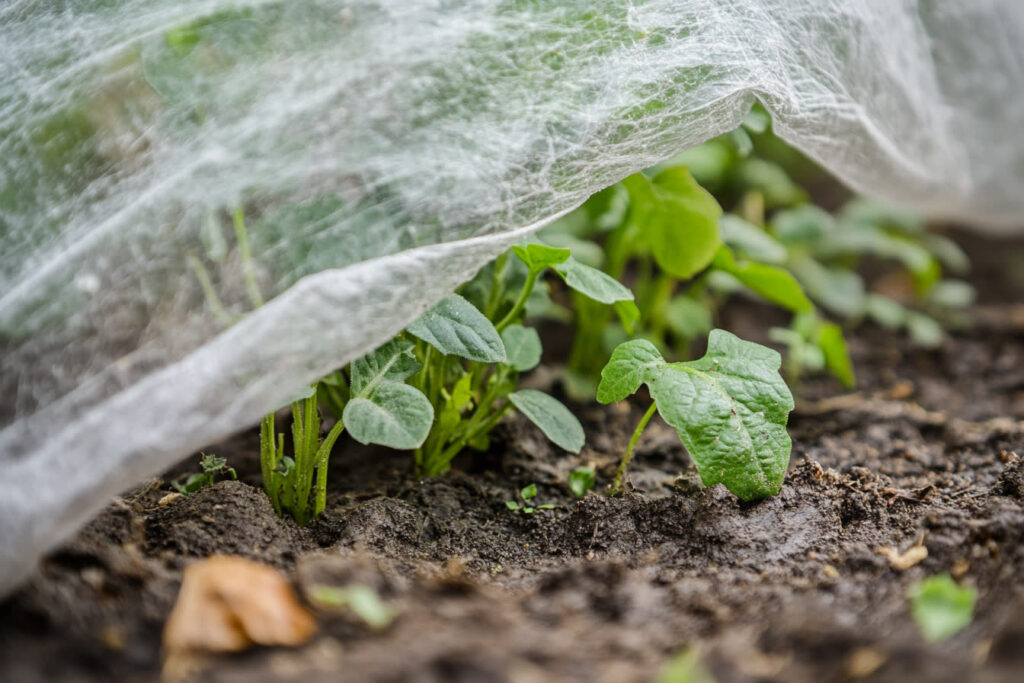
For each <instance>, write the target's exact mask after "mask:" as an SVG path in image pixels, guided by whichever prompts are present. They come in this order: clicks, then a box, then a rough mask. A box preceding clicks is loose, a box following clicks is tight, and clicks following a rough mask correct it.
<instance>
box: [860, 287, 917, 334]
mask: <svg viewBox="0 0 1024 683" xmlns="http://www.w3.org/2000/svg"><path fill="white" fill-rule="evenodd" d="M864 312H865V313H866V314H867V315H868V317H869V318H871V319H872V320H874V321H875V322H876V323H878V324H879V325H881V326H882V327H886V328H888V329H890V330H896V329H899V328H901V327H903V326H904V325H905V324H906V322H907V309H906V308H904V307H903V305H902V304H901V303H899V302H898V301H894V300H893V299H890V298H889V297H887V296H883V295H881V294H868V295H867V296H866V297H865V298H864Z"/></svg>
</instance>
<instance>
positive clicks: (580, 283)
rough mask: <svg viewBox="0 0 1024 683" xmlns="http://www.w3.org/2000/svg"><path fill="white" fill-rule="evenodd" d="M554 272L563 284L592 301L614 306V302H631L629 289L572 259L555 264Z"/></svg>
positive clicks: (610, 277)
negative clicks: (559, 276) (563, 281)
mask: <svg viewBox="0 0 1024 683" xmlns="http://www.w3.org/2000/svg"><path fill="white" fill-rule="evenodd" d="M554 270H555V272H557V273H558V274H559V275H561V276H562V278H563V279H564V280H565V284H567V285H569V287H571V288H572V289H574V290H576V291H577V292H579V293H580V294H583V295H585V296H588V297H590V298H591V299H593V300H594V301H599V302H601V303H602V304H614V303H615V302H616V301H632V300H633V292H631V291H630V290H629V287H626V286H625V285H624V284H622V283H621V282H619V281H618V280H616V279H615V278H613V277H612V276H611V275H608V274H607V273H604V272H602V271H600V270H598V269H597V268H591V267H590V266H588V265H584V264H582V263H580V262H579V261H577V260H576V259H574V258H572V257H570V258H568V259H566V260H565V261H564V262H562V263H558V264H555V266H554Z"/></svg>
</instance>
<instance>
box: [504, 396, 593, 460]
mask: <svg viewBox="0 0 1024 683" xmlns="http://www.w3.org/2000/svg"><path fill="white" fill-rule="evenodd" d="M508 400H509V401H511V402H512V405H514V406H515V407H516V408H517V409H518V410H519V412H521V413H522V414H523V415H525V416H526V417H527V418H529V420H530V421H531V422H533V424H535V425H537V426H538V427H540V430H541V431H542V432H544V436H546V437H548V438H549V439H551V441H553V442H554V443H555V444H556V445H557V446H559V447H560V448H564V449H565V450H567V451H571V452H573V453H579V452H580V449H582V448H583V443H584V441H585V440H586V436H585V435H584V433H583V426H582V425H581V424H580V421H579V420H577V419H576V416H575V415H573V414H572V413H571V412H569V409H568V408H566V407H565V406H564V405H562V404H561V403H560V402H559V401H557V400H556V399H554V398H552V397H550V396H548V395H547V394H545V393H544V392H543V391H537V390H535V389H522V390H521V391H515V392H513V393H511V394H509V395H508Z"/></svg>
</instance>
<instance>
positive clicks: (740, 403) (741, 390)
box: [597, 330, 793, 501]
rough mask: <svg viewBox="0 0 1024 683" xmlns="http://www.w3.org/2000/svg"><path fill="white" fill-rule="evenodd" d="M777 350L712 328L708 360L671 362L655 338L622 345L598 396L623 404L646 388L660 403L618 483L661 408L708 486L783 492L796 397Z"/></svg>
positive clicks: (616, 487)
mask: <svg viewBox="0 0 1024 683" xmlns="http://www.w3.org/2000/svg"><path fill="white" fill-rule="evenodd" d="M781 362H782V359H781V357H780V356H779V354H778V353H777V352H776V351H773V350H771V349H768V348H765V347H763V346H760V345H759V344H754V343H752V342H748V341H743V340H742V339H739V338H738V337H736V336H734V335H732V334H730V333H729V332H726V331H724V330H712V332H711V335H710V337H709V339H708V351H707V354H705V356H704V357H703V358H701V359H700V360H695V361H690V362H685V363H668V362H666V361H665V360H664V358H662V356H661V353H659V352H658V349H657V348H656V347H655V346H654V345H653V344H652V343H650V342H649V341H646V340H642V339H637V340H633V341H629V342H626V343H624V344H621V345H620V346H619V347H618V348H617V349H615V351H614V353H612V357H611V360H609V361H608V364H607V365H606V366H605V368H604V370H602V371H601V383H600V385H599V386H598V392H597V398H598V400H599V401H600V402H601V403H612V402H614V401H621V400H623V399H625V398H626V397H627V396H629V395H631V394H633V393H635V392H636V391H637V390H638V389H639V388H640V385H641V384H646V385H647V388H648V390H649V391H650V394H651V398H652V399H653V402H652V403H651V406H650V408H648V410H647V412H646V413H645V414H644V416H643V418H642V419H641V420H640V423H639V424H638V425H637V428H636V430H635V431H634V432H633V436H632V437H631V438H630V440H629V446H628V447H627V449H626V453H625V455H623V457H622V460H621V462H620V463H619V468H618V471H617V472H616V475H615V480H614V482H613V483H612V486H611V493H612V494H613V495H615V494H620V493H621V492H622V482H623V478H624V477H625V474H626V469H627V467H628V466H629V462H630V460H631V459H632V458H633V451H634V449H635V448H636V444H637V442H638V441H639V440H640V436H641V434H642V433H643V430H644V428H645V427H646V426H647V423H648V422H649V421H650V420H651V417H653V416H654V412H655V410H657V411H658V413H659V414H660V415H661V416H662V418H663V419H664V420H665V422H667V423H668V424H669V425H671V426H672V427H674V428H675V430H676V431H677V432H678V433H679V438H680V439H681V440H682V442H683V444H684V445H685V446H686V449H687V451H689V453H690V457H692V458H693V461H694V464H696V466H697V471H698V472H699V473H700V477H701V481H702V482H703V483H704V485H705V486H713V485H714V484H717V483H722V484H724V485H725V487H726V488H727V489H729V491H731V492H732V493H734V494H735V495H736V496H738V497H739V498H740V499H742V500H747V501H749V500H758V499H760V498H765V497H767V496H772V495H775V494H776V493H778V492H779V489H780V488H781V487H782V480H783V477H784V476H785V473H786V465H787V464H788V462H789V454H790V449H791V442H790V439H789V434H788V433H787V432H786V422H787V420H788V416H789V412H790V411H791V410H793V395H792V394H791V393H790V391H789V387H787V386H786V383H785V382H784V381H783V380H782V377H781V376H780V375H779V372H778V370H779V366H780V364H781Z"/></svg>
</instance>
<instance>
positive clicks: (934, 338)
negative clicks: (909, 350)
mask: <svg viewBox="0 0 1024 683" xmlns="http://www.w3.org/2000/svg"><path fill="white" fill-rule="evenodd" d="M907 332H908V333H909V334H910V339H911V341H913V342H914V343H915V344H917V345H918V346H922V347H924V348H926V349H934V348H936V347H938V346H939V345H940V344H942V340H943V339H945V338H946V333H945V332H943V331H942V326H941V325H939V323H938V322H936V321H935V319H934V318H931V317H929V316H927V315H925V314H924V313H918V312H916V311H911V312H909V313H908V314H907Z"/></svg>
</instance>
